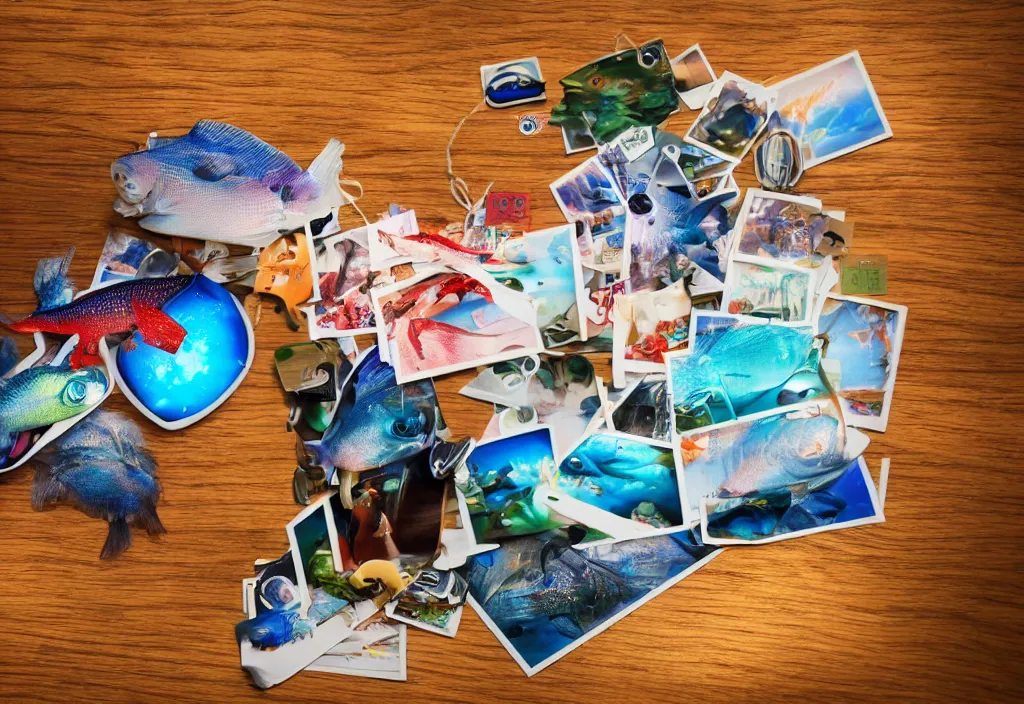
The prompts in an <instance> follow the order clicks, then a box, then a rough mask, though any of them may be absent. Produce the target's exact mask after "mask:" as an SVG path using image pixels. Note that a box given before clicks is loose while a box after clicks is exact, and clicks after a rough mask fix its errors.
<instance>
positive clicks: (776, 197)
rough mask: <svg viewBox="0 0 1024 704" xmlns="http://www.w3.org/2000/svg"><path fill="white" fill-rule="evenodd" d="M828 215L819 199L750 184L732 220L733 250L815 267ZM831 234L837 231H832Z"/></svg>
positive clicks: (817, 263) (825, 230) (827, 228)
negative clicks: (769, 190) (759, 187)
mask: <svg viewBox="0 0 1024 704" xmlns="http://www.w3.org/2000/svg"><path fill="white" fill-rule="evenodd" d="M830 222H831V219H830V218H829V216H827V215H825V214H824V213H822V212H821V201H819V200H817V199H815V198H807V197H803V196H789V195H786V194H782V193H769V192H767V191H762V190H758V189H756V188H751V189H748V190H747V194H746V197H745V198H744V202H743V208H742V210H741V211H740V216H739V218H738V222H737V224H736V236H735V237H734V247H735V251H736V252H739V253H740V254H744V255H747V256H752V257H763V258H765V259H774V260H777V261H782V262H788V263H790V264H796V265H798V266H805V267H816V266H818V265H819V264H821V261H822V260H823V259H824V256H823V255H822V254H821V253H820V252H819V248H820V246H821V244H822V240H823V239H825V236H826V234H827V233H828V231H829V225H830ZM831 236H832V237H833V238H834V237H837V235H835V234H832V235H831Z"/></svg>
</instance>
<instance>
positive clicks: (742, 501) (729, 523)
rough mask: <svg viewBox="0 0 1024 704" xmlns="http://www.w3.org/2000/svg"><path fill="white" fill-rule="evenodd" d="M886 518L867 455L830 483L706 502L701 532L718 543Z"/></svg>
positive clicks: (760, 539) (779, 536) (767, 539)
mask: <svg viewBox="0 0 1024 704" xmlns="http://www.w3.org/2000/svg"><path fill="white" fill-rule="evenodd" d="M884 520H885V516H884V514H883V513H882V507H881V505H880V502H879V499H878V494H877V493H876V491H875V485H874V483H873V482H872V481H871V475H870V474H869V473H868V469H867V465H866V464H865V462H864V458H863V457H858V458H857V459H856V460H853V461H852V462H850V463H849V464H848V465H847V466H846V469H845V471H844V472H843V473H842V474H840V475H839V477H837V478H836V479H835V480H833V481H832V482H831V483H829V484H826V485H823V486H820V487H818V488H816V489H815V490H813V491H809V490H806V489H804V485H797V486H793V487H784V488H781V489H775V490H772V491H766V492H757V493H754V494H749V495H747V496H743V497H738V498H728V499H704V500H703V501H702V502H701V531H702V535H703V537H704V540H705V541H707V542H708V543H714V544H715V545H732V544H745V543H746V544H751V543H770V542H775V541H776V540H786V539H789V538H798V537H800V536H802V535H810V534H813V533H820V532H821V531H826V530H837V529H839V528H852V527H854V526H862V525H867V524H869V523H880V522H882V521H884Z"/></svg>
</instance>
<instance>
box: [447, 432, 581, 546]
mask: <svg viewBox="0 0 1024 704" xmlns="http://www.w3.org/2000/svg"><path fill="white" fill-rule="evenodd" d="M466 469H467V470H468V476H467V477H466V478H465V479H463V478H461V477H458V476H457V477H456V486H457V487H458V489H459V491H461V492H462V494H463V496H464V497H465V499H466V505H467V506H468V507H469V514H470V518H471V520H472V523H473V532H474V533H475V534H476V540H477V542H478V543H487V542H493V540H494V539H495V538H505V537H509V536H514V535H529V534H531V533H540V532H542V531H545V530H548V529H551V528H554V527H556V526H559V525H561V522H560V521H558V520H557V518H556V517H555V516H554V514H552V513H551V511H550V510H549V509H548V507H547V506H546V505H545V504H544V503H543V502H542V501H541V500H540V498H539V496H538V495H537V492H536V489H537V487H538V486H540V485H542V484H543V485H547V484H548V483H549V482H550V481H551V480H552V478H553V477H554V474H555V470H556V465H555V454H554V448H553V446H552V439H551V431H550V430H549V429H548V428H538V429H536V430H530V431H527V432H524V433H521V434H519V435H511V436H508V437H502V438H499V439H497V440H489V441H487V442H481V443H478V444H477V446H476V447H475V448H474V449H473V452H471V453H470V455H469V457H468V458H467V459H466Z"/></svg>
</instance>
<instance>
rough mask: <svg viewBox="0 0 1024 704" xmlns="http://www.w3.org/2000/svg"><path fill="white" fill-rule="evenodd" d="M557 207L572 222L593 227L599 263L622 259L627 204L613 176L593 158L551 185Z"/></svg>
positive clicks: (596, 258) (596, 255)
mask: <svg viewBox="0 0 1024 704" xmlns="http://www.w3.org/2000/svg"><path fill="white" fill-rule="evenodd" d="M551 192H552V193H553V194H554V196H555V201H556V202H557V203H558V207H559V208H561V209H562V214H563V215H565V219H566V220H568V221H569V222H577V221H582V222H585V223H586V224H587V225H588V226H589V227H590V233H591V237H592V238H593V241H594V249H595V252H594V255H595V260H596V261H597V262H598V263H605V264H607V263H609V262H614V261H618V260H620V259H621V257H622V247H623V241H624V238H625V233H626V201H625V199H624V198H623V196H622V194H621V193H620V192H619V188H618V186H617V185H616V184H615V180H614V178H613V177H612V175H611V174H610V173H609V172H608V171H607V170H606V169H605V167H604V166H602V164H601V162H600V160H599V159H598V158H597V157H591V158H590V159H587V160H586V161H584V162H583V163H582V164H580V165H579V166H577V167H576V168H575V169H573V170H572V171H570V172H569V173H567V174H566V175H564V176H562V177H561V178H560V179H558V180H557V181H555V182H554V183H552V184H551Z"/></svg>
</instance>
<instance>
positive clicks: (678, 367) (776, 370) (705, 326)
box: [668, 316, 829, 432]
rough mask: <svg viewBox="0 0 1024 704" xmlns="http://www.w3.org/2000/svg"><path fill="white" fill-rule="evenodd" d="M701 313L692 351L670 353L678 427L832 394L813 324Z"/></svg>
mask: <svg viewBox="0 0 1024 704" xmlns="http://www.w3.org/2000/svg"><path fill="white" fill-rule="evenodd" d="M719 320H722V318H721V317H720V316H700V320H698V322H697V323H696V324H695V326H694V327H695V328H698V332H697V334H696V337H695V339H694V342H693V345H692V347H691V349H690V352H689V354H682V355H672V356H670V357H669V359H668V369H669V388H670V395H671V397H672V408H673V412H674V416H675V428H676V431H677V432H683V431H686V430H691V429H693V428H699V427H703V426H707V425H713V424H716V423H723V422H725V421H729V420H736V419H737V418H741V417H743V416H747V415H752V414H754V413H757V412H760V411H766V410H771V409H774V408H779V407H782V406H788V405H793V404H796V403H801V402H803V401H809V400H812V399H814V398H819V397H822V396H827V395H829V391H828V388H827V386H826V384H825V381H824V380H823V378H822V376H821V373H820V371H819V367H820V364H819V362H820V356H821V350H820V346H821V343H820V342H817V341H816V340H815V337H814V333H813V330H812V329H811V328H810V327H788V326H781V325H768V324H756V323H754V324H744V323H739V322H738V321H736V320H734V319H730V318H725V319H724V322H725V325H723V326H722V327H719V326H718V325H717V321H719Z"/></svg>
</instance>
